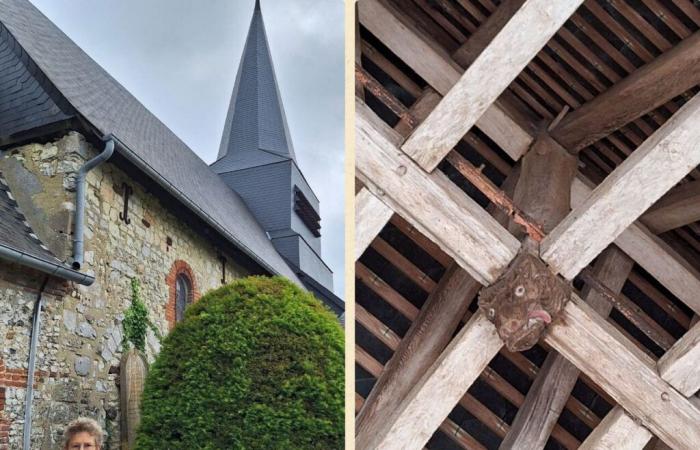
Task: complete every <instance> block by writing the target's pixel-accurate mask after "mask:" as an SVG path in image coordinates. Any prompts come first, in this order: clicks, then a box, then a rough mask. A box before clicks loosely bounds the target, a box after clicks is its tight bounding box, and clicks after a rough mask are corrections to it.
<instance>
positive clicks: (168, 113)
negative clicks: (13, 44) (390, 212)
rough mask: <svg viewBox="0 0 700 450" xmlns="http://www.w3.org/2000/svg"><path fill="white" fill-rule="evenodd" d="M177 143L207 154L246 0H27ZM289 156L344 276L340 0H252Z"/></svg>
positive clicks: (212, 154)
mask: <svg viewBox="0 0 700 450" xmlns="http://www.w3.org/2000/svg"><path fill="white" fill-rule="evenodd" d="M31 1H32V2H33V3H34V4H35V5H36V6H37V7H38V8H39V9H40V10H41V11H42V12H43V13H44V14H46V16H48V17H49V18H50V19H51V20H52V21H53V22H54V23H56V24H57V25H58V26H59V27H60V28H61V29H62V30H63V31H64V32H65V33H66V34H67V35H68V36H70V37H71V39H73V40H74V41H75V42H76V43H77V44H78V45H79V46H80V47H82V49H83V50H85V51H86V52H87V53H88V54H89V55H90V56H91V57H92V58H93V59H95V60H96V61H97V62H98V63H99V64H100V65H102V67H104V68H105V69H106V70H107V71H108V72H109V73H110V74H111V75H112V76H113V77H114V78H116V79H117V80H118V81H119V82H120V83H121V84H122V85H124V86H125V87H126V88H127V89H128V90H129V91H130V92H131V93H132V94H133V95H135V96H136V98H138V99H139V100H140V101H141V102H142V103H143V104H144V105H145V106H146V107H147V108H148V109H149V110H151V112H153V113H154V114H155V115H156V116H157V117H158V118H159V119H160V120H162V121H163V122H164V123H165V124H166V125H167V126H168V127H169V128H170V129H171V130H173V131H174V132H175V134H177V135H178V136H179V137H180V138H181V139H182V140H184V141H185V142H186V143H187V144H188V145H189V146H190V148H192V149H193V150H194V151H195V152H196V153H197V154H198V155H199V156H200V157H201V158H202V159H203V160H204V161H205V162H207V163H211V162H213V161H214V160H215V159H216V153H217V151H218V149H219V142H220V140H221V133H222V130H223V126H224V120H225V118H226V110H227V108H228V103H229V100H230V98H231V91H232V89H233V84H234V80H235V77H236V71H237V69H238V63H239V60H240V57H241V53H242V51H243V45H244V44H245V38H246V34H247V32H248V25H249V23H250V18H251V16H252V14H253V6H254V3H255V1H254V0H206V1H201V0H200V1H197V0H148V1H144V0H119V1H113V0H31ZM261 5H262V11H263V17H264V20H265V27H266V29H267V36H268V40H269V41H270V47H271V51H272V58H273V61H274V64H275V71H276V75H277V79H278V82H279V85H280V86H279V87H280V91H281V93H282V101H283V103H284V107H285V110H286V113H287V121H288V123H289V128H290V132H291V135H292V141H293V142H294V148H295V150H296V154H297V160H298V163H299V166H300V168H301V170H302V171H303V172H304V174H305V176H306V178H307V180H308V181H309V184H311V187H312V188H313V189H314V191H315V192H316V194H317V195H318V196H319V198H320V200H321V217H322V222H321V224H322V227H323V228H322V233H323V238H322V239H323V241H322V246H323V256H324V259H325V260H326V262H327V263H328V265H329V266H330V267H331V269H332V270H333V272H334V281H335V291H336V293H337V294H339V295H340V296H341V297H342V296H343V291H344V280H343V270H344V265H343V241H344V238H343V232H344V224H343V215H344V209H343V197H344V196H343V189H344V187H343V186H344V185H343V183H344V178H343V153H344V152H343V150H344V149H343V126H344V119H343V60H344V59H343V48H344V47H343V36H344V30H343V26H344V21H343V0H261Z"/></svg>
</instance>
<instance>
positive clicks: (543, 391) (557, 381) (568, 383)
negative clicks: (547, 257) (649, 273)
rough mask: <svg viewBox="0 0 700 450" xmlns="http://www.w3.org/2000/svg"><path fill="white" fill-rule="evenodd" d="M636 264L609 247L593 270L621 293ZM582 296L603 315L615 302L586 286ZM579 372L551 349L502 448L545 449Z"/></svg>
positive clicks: (519, 449) (608, 285)
mask: <svg viewBox="0 0 700 450" xmlns="http://www.w3.org/2000/svg"><path fill="white" fill-rule="evenodd" d="M633 265H634V262H633V261H632V260H631V259H630V258H629V257H627V255H625V254H624V253H622V252H621V251H620V250H618V249H617V248H615V247H609V248H607V249H606V250H605V251H604V252H603V254H602V255H601V256H600V258H599V259H598V261H597V262H596V265H595V266H594V269H593V270H594V272H595V274H596V277H597V278H598V280H600V282H601V283H603V284H604V285H605V286H607V287H608V288H609V289H610V290H612V291H613V292H616V293H619V292H620V291H621V290H622V286H623V285H624V284H625V280H626V279H627V276H628V275H629V273H630V271H631V270H632V266H633ZM583 296H584V298H585V299H586V302H587V303H588V304H589V305H590V306H591V307H592V308H593V309H594V310H595V311H596V312H597V313H599V314H600V315H601V317H606V316H607V315H608V314H610V310H611V309H612V305H611V304H610V302H609V301H607V300H606V299H604V298H602V295H601V294H600V293H599V292H598V291H595V290H592V289H590V288H589V287H588V286H587V287H586V289H585V291H584V295H583ZM579 374H580V371H579V370H578V368H577V367H576V366H575V365H573V364H571V363H570V362H569V361H568V360H567V359H566V358H564V357H563V356H562V355H560V354H559V353H557V352H556V351H551V352H550V353H549V355H547V358H546V359H545V362H544V364H543V365H542V367H541V368H540V371H539V372H538V373H537V378H535V382H534V383H533V384H532V386H531V387H530V390H529V391H528V393H527V396H526V397H525V402H524V403H523V405H522V406H521V407H520V408H519V410H518V413H517V414H516V416H515V419H513V423H512V424H511V428H510V430H509V432H508V434H507V435H506V437H505V438H504V439H503V442H502V443H501V446H500V447H499V448H500V449H513V450H516V449H517V450H521V449H522V450H526V449H542V448H544V446H545V445H546V444H547V440H548V439H549V436H550V434H551V432H552V429H553V428H554V426H555V425H556V423H557V420H558V419H559V416H560V414H561V412H562V411H563V410H564V406H565V405H566V402H567V400H568V398H569V396H570V395H571V391H572V390H573V388H574V385H575V384H576V380H577V379H578V376H579Z"/></svg>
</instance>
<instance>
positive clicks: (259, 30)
mask: <svg viewBox="0 0 700 450" xmlns="http://www.w3.org/2000/svg"><path fill="white" fill-rule="evenodd" d="M288 159H295V156H294V148H293V146H292V140H291V137H290V135H289V128H288V127H287V119H286V117H285V114H284V107H283V105H282V97H281V95H280V92H279V88H278V86H277V79H276V77H275V70H274V67H273V64H272V55H271V54H270V46H269V44H268V41H267V34H266V32H265V24H264V22H263V17H262V11H261V10H260V2H259V1H256V4H255V10H254V12H253V18H252V19H251V21H250V28H249V30H248V37H247V38H246V43H245V47H244V49H243V55H242V56H241V61H240V65H239V67H238V74H237V75H236V82H235V85H234V88H233V94H232V96H231V103H230V106H229V110H228V114H227V116H226V122H225V126H224V133H223V136H222V139H221V146H220V148H219V156H218V160H217V161H216V162H215V163H214V164H212V168H213V169H214V170H215V171H216V172H218V173H224V172H230V171H234V170H240V169H244V168H248V167H255V166H260V165H264V164H270V163H275V162H280V161H284V160H288Z"/></svg>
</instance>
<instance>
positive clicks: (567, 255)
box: [540, 96, 700, 279]
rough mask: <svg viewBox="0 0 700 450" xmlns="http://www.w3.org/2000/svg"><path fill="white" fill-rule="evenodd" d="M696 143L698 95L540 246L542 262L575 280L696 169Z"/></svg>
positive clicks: (699, 136)
mask: <svg viewBox="0 0 700 450" xmlns="http://www.w3.org/2000/svg"><path fill="white" fill-rule="evenodd" d="M698 141H700V96H695V97H694V98H693V99H691V100H690V101H689V102H688V103H686V104H685V105H684V106H683V107H682V108H681V109H679V110H678V111H677V112H676V114H674V115H673V117H671V119H669V120H668V121H667V122H666V123H665V124H664V125H663V126H661V128H659V129H658V130H657V131H656V132H655V133H654V134H653V135H652V136H651V137H649V139H647V140H646V141H644V143H643V144H642V145H641V146H640V147H639V148H638V149H637V150H635V152H634V153H632V155H630V156H629V157H628V158H627V159H626V160H625V161H624V162H623V163H622V164H621V165H620V166H618V167H617V169H615V170H614V171H613V172H612V173H611V174H610V175H609V176H608V177H607V178H606V179H605V180H604V181H603V182H602V183H601V184H600V185H599V186H598V187H597V188H595V189H594V190H593V192H592V193H591V195H590V196H588V198H587V199H586V200H585V201H584V202H583V203H582V204H581V205H579V206H578V207H576V208H574V210H573V211H572V212H571V214H569V216H567V218H566V219H564V220H563V221H562V222H561V223H560V224H559V225H558V226H557V227H556V228H555V229H554V230H553V231H552V232H551V233H550V234H549V235H548V236H547V237H546V238H545V239H544V240H543V241H542V243H541V251H540V254H541V256H542V259H544V260H545V261H546V262H547V263H548V264H549V265H550V266H551V267H552V269H553V270H555V271H556V272H558V273H560V274H561V275H562V276H564V277H565V278H567V279H572V278H573V277H575V276H576V274H578V272H579V271H580V270H581V269H582V268H583V267H585V266H586V265H587V264H588V263H590V262H591V261H592V260H593V258H595V257H596V256H597V255H598V254H599V253H600V252H601V251H602V250H603V249H604V248H605V247H607V246H608V245H609V244H610V243H611V242H612V241H614V240H615V239H616V238H617V237H618V236H619V235H620V234H621V233H622V232H623V231H624V230H625V229H626V228H627V227H628V226H629V225H631V224H632V223H633V222H634V221H635V220H636V219H637V218H638V217H639V216H640V215H641V214H642V213H643V212H644V211H646V210H647V209H648V208H649V206H651V205H652V204H653V203H654V202H655V201H656V200H658V199H659V198H660V197H661V196H662V195H663V194H664V193H665V192H666V191H668V190H669V189H671V188H672V187H673V186H674V185H675V184H676V183H678V182H679V181H680V180H681V179H682V178H683V177H684V176H685V175H686V174H687V173H688V172H690V171H691V170H692V169H693V168H695V166H697V165H698V164H700V146H698V145H697V142H698Z"/></svg>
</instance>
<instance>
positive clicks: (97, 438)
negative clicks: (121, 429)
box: [63, 417, 104, 450]
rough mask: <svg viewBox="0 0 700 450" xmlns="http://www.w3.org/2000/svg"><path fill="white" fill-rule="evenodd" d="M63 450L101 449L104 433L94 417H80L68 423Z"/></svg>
mask: <svg viewBox="0 0 700 450" xmlns="http://www.w3.org/2000/svg"><path fill="white" fill-rule="evenodd" d="M63 436H64V438H65V444H64V445H63V450H100V449H101V448H102V439H103V436H104V433H103V432H102V428H100V426H99V425H98V423H97V422H95V421H94V420H92V419H88V418H86V417H80V418H78V419H75V420H74V421H72V422H71V423H69V424H68V428H66V431H65V433H64V434H63Z"/></svg>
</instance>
